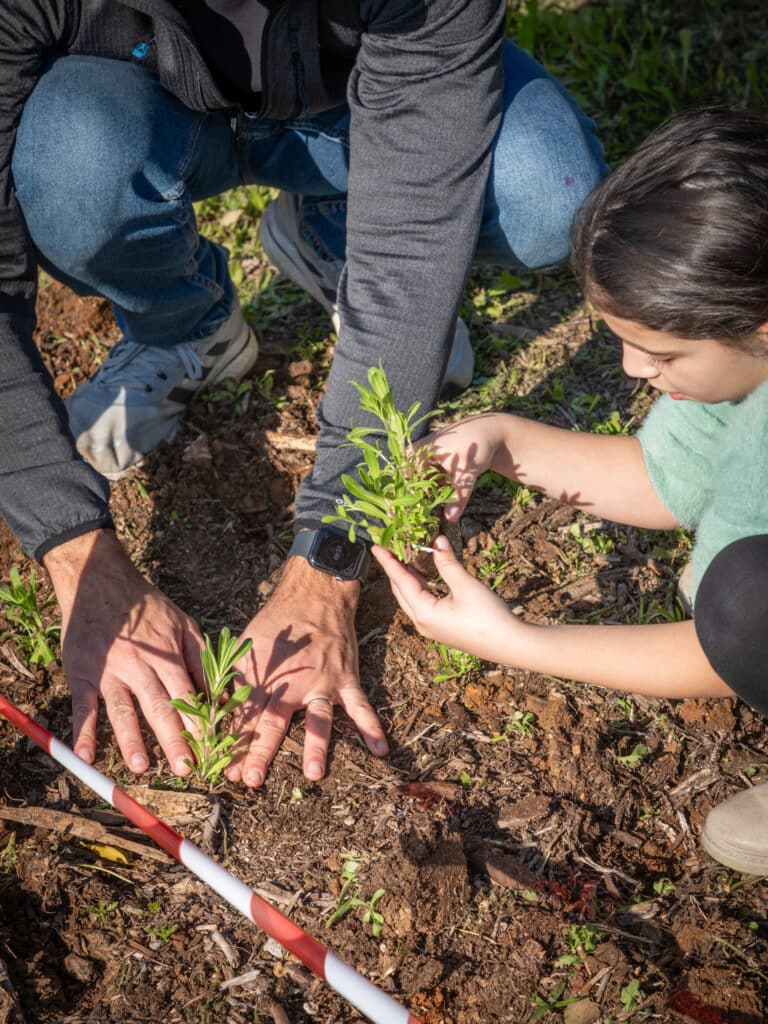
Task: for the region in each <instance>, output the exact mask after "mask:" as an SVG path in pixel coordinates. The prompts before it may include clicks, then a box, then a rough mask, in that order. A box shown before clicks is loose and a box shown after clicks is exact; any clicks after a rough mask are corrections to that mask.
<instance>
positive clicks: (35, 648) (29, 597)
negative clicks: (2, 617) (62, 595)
mask: <svg viewBox="0 0 768 1024" xmlns="http://www.w3.org/2000/svg"><path fill="white" fill-rule="evenodd" d="M9 575H10V580H11V585H10V587H0V600H2V601H3V602H4V603H5V604H6V605H7V611H6V614H7V616H8V618H9V619H10V621H11V622H12V623H13V625H14V627H15V628H14V629H12V630H7V631H6V632H4V633H2V634H0V639H2V640H7V639H9V638H10V639H12V640H13V641H14V642H15V644H16V646H17V648H18V649H19V652H20V653H21V656H22V658H23V659H24V661H25V662H26V664H27V665H42V666H43V668H45V667H46V666H47V665H50V663H51V662H52V661H56V660H57V658H56V653H55V652H56V649H57V648H58V647H59V644H60V643H61V623H60V622H59V621H58V620H57V621H56V622H52V623H50V624H49V625H47V626H46V625H45V623H44V622H43V617H42V613H43V612H44V611H45V609H46V608H50V607H52V606H53V605H55V604H56V600H55V598H50V599H49V600H48V601H44V602H43V604H42V605H38V602H37V580H36V579H35V573H34V570H33V571H32V572H30V574H29V586H28V587H26V586H24V584H23V583H22V582H21V577H20V576H19V571H18V569H16V568H15V567H14V568H13V569H11V571H10V574H9Z"/></svg>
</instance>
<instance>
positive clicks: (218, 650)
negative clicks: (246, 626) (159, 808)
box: [171, 626, 252, 786]
mask: <svg viewBox="0 0 768 1024" xmlns="http://www.w3.org/2000/svg"><path fill="white" fill-rule="evenodd" d="M251 643H252V641H251V640H245V641H243V643H240V640H239V637H236V636H231V634H230V632H229V630H228V629H227V628H226V626H225V627H224V629H222V631H221V633H220V634H219V642H218V646H217V647H214V645H213V642H212V640H211V638H210V637H209V636H206V637H205V649H204V650H203V652H202V655H201V659H202V663H203V673H204V675H205V685H206V692H204V693H190V695H189V698H190V699H189V700H183V699H181V698H179V697H177V698H175V699H174V700H172V701H171V705H172V707H174V708H176V710H177V711H180V712H181V713H182V714H184V715H187V716H189V717H190V718H194V719H196V720H197V723H198V731H197V735H193V734H192V733H191V732H190V731H189V730H188V729H185V730H184V731H183V733H182V735H183V736H184V739H185V740H186V741H187V743H189V745H190V747H191V748H192V753H193V754H194V755H195V760H194V762H192V761H189V760H188V761H187V764H188V765H189V766H190V768H191V769H192V771H193V772H194V773H195V775H196V776H197V777H198V779H199V780H200V781H201V782H206V783H208V784H209V785H210V786H213V785H215V784H216V783H217V782H218V781H219V780H220V778H221V774H222V772H223V771H224V769H225V768H226V767H227V766H228V765H229V764H230V763H231V761H232V757H233V754H232V747H233V746H234V745H235V743H237V741H238V740H239V739H240V737H239V736H238V735H237V734H236V733H231V732H230V733H228V732H225V731H224V729H223V728H222V727H221V722H222V720H223V719H224V718H226V717H227V715H229V714H231V713H232V712H233V711H234V710H235V709H236V708H239V707H240V705H241V704H243V703H244V702H245V701H246V700H247V699H248V695H249V694H250V692H251V687H250V686H249V685H248V684H247V683H246V684H244V685H243V686H240V687H238V689H237V690H235V692H234V693H233V694H232V696H231V697H230V698H229V700H226V699H225V694H226V690H227V687H228V686H229V684H230V683H231V682H232V680H233V679H234V677H235V675H236V672H235V668H234V666H235V665H236V664H237V662H238V661H239V660H240V659H241V658H242V657H243V656H244V655H245V654H247V652H248V651H249V650H250V649H251Z"/></svg>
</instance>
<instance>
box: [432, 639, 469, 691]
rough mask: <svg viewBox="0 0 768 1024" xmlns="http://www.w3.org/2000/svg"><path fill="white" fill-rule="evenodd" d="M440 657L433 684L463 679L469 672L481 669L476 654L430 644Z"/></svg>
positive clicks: (445, 645)
mask: <svg viewBox="0 0 768 1024" xmlns="http://www.w3.org/2000/svg"><path fill="white" fill-rule="evenodd" d="M430 647H434V648H435V649H436V650H437V652H438V654H439V655H440V660H439V661H438V663H437V673H436V674H435V675H433V676H432V682H433V683H444V682H445V681H446V680H448V679H461V677H462V676H465V675H467V674H468V673H469V672H474V670H475V669H477V668H479V667H480V659H479V658H477V657H475V655H474V654H468V653H467V652H466V651H459V650H457V649H456V648H455V647H449V646H448V644H437V643H433V644H430Z"/></svg>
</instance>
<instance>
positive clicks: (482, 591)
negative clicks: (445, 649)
mask: <svg viewBox="0 0 768 1024" xmlns="http://www.w3.org/2000/svg"><path fill="white" fill-rule="evenodd" d="M433 547H434V549H435V556H434V558H435V567H436V569H437V570H438V572H439V573H440V575H441V576H442V578H443V580H444V582H445V583H446V584H447V585H448V587H449V589H450V594H449V595H448V597H443V598H440V597H436V596H435V595H434V594H433V593H432V592H431V591H430V590H429V589H428V588H427V586H426V583H425V580H424V577H423V576H422V575H421V574H420V573H418V572H417V571H416V570H415V569H411V568H409V567H408V566H405V565H403V564H402V562H399V561H398V560H397V558H395V556H394V555H393V554H392V553H391V552H390V551H387V550H386V549H385V548H381V547H379V546H378V545H374V546H373V548H372V549H371V550H372V553H373V556H374V557H375V559H376V561H377V562H378V563H379V565H380V566H381V567H382V569H383V570H384V572H385V573H386V574H387V576H388V577H389V580H390V582H391V584H392V592H393V593H394V595H395V597H396V599H397V602H398V604H399V605H400V607H401V608H402V609H403V611H404V612H405V613H406V615H408V616H409V617H410V618H411V619H412V620H413V623H414V625H415V626H416V628H417V629H418V631H419V632H420V633H421V634H422V636H426V637H428V638H429V639H430V640H436V641H437V642H438V643H444V644H448V645H449V646H450V647H455V648H458V649H459V650H462V651H468V652H469V653H470V654H474V655H476V656H477V657H479V658H484V659H485V660H486V661H503V660H504V657H505V652H506V653H507V654H508V652H509V648H510V641H511V640H512V638H511V636H510V634H514V633H515V631H520V630H525V629H527V628H529V627H527V626H526V625H525V623H523V622H521V621H520V620H519V619H517V618H516V617H515V616H514V615H513V614H512V613H511V612H510V610H509V609H508V608H507V606H506V604H505V603H504V602H503V601H502V600H501V598H500V597H497V596H496V594H494V593H493V591H492V590H490V589H489V588H488V587H486V586H485V584H484V583H481V582H480V581H479V580H476V579H475V578H474V576H470V574H469V573H468V572H467V571H466V569H464V568H463V567H462V566H461V565H460V564H459V562H458V561H457V559H456V556H455V555H454V553H453V551H452V549H451V545H450V544H449V542H448V539H447V538H446V537H442V536H441V537H438V538H437V539H436V540H435V542H434V545H433ZM512 642H513V641H512Z"/></svg>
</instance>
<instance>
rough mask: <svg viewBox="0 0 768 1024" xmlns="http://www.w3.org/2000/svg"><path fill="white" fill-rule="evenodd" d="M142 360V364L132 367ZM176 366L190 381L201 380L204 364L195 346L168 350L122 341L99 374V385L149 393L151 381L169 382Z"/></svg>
mask: <svg viewBox="0 0 768 1024" xmlns="http://www.w3.org/2000/svg"><path fill="white" fill-rule="evenodd" d="M142 359H143V360H144V365H135V364H136V363H137V362H138V361H139V360H142ZM179 363H180V364H181V367H182V369H183V370H184V376H185V377H188V378H189V380H200V379H201V378H202V376H203V369H204V364H203V361H202V359H201V358H200V355H199V353H198V352H197V350H196V349H195V347H194V345H192V344H190V343H188V342H187V343H184V344H181V345H174V346H173V347H171V348H154V347H150V346H149V345H137V344H136V343H135V342H133V341H126V340H125V339H122V340H121V341H119V342H118V343H117V344H116V345H115V347H114V348H113V349H112V351H111V352H110V354H109V358H108V359H107V361H106V362H105V363H104V365H103V366H102V368H101V370H100V371H99V375H98V382H99V385H100V386H101V387H122V388H125V389H126V391H152V390H153V382H154V379H155V378H156V377H159V378H160V380H168V377H169V376H170V375H171V374H173V375H174V376H175V373H176V371H177V368H178V365H179ZM132 364H134V365H132Z"/></svg>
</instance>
